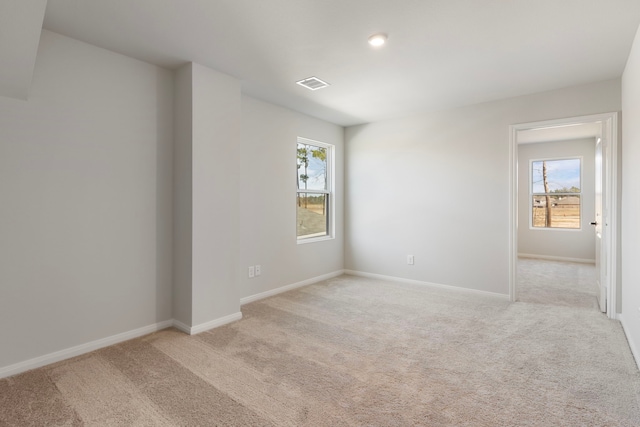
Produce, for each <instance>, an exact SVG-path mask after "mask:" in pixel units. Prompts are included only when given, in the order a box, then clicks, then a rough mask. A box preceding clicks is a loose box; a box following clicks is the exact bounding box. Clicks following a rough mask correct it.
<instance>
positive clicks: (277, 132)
mask: <svg viewBox="0 0 640 427" xmlns="http://www.w3.org/2000/svg"><path fill="white" fill-rule="evenodd" d="M343 135H344V131H343V128H342V127H340V126H337V125H333V124H329V123H327V122H324V121H321V120H318V119H314V118H312V117H309V116H305V115H303V114H300V113H297V112H294V111H291V110H288V109H285V108H281V107H277V106H275V105H273V104H269V103H266V102H263V101H259V100H257V99H254V98H251V97H248V96H243V97H242V147H241V154H240V158H241V162H240V179H241V181H240V256H239V259H240V269H241V271H242V273H243V274H242V275H241V277H242V278H241V281H240V291H241V296H242V297H245V298H246V297H251V296H253V295H256V294H260V293H262V292H267V291H270V290H273V289H276V288H278V287H281V286H287V285H291V284H295V283H297V282H300V281H303V280H307V279H310V278H313V277H317V276H321V275H324V274H330V273H333V272H335V271H339V270H342V269H343V259H344V250H343V248H344V223H343V211H344V208H343V206H344V204H343V198H344V193H343V182H344V172H343V171H344V144H343ZM298 136H301V137H305V138H310V139H314V140H317V141H321V142H326V143H329V144H334V145H335V147H336V150H335V156H336V183H337V188H336V213H335V214H336V216H335V220H336V236H335V239H333V240H326V241H321V242H314V243H308V244H302V245H298V244H297V242H296V222H295V221H296V209H295V200H296V182H295V173H296V172H295V171H296V166H295V164H296V144H297V137H298ZM255 264H260V265H261V266H262V274H261V276H259V277H255V278H253V279H249V278H248V277H247V274H246V271H247V267H248V266H250V265H255Z"/></svg>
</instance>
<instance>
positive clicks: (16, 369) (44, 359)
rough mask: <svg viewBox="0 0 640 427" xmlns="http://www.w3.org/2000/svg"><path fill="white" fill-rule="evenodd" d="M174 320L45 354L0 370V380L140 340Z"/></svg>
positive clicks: (171, 323)
mask: <svg viewBox="0 0 640 427" xmlns="http://www.w3.org/2000/svg"><path fill="white" fill-rule="evenodd" d="M173 323H174V322H173V320H165V321H163V322H158V323H155V324H153V325H149V326H144V327H142V328H138V329H134V330H132V331H128V332H123V333H121V334H117V335H112V336H110V337H106V338H102V339H99V340H95V341H91V342H88V343H85V344H80V345H77V346H75V347H71V348H67V349H65V350H60V351H56V352H53V353H49V354H45V355H44V356H39V357H35V358H33V359H29V360H25V361H24V362H18V363H15V364H13V365H9V366H5V367H4V368H0V378H5V377H10V376H12V375H16V374H19V373H22V372H26V371H29V370H31V369H35V368H39V367H41V366H45V365H49V364H51V363H55V362H60V361H61V360H65V359H69V358H71V357H76V356H80V355H81V354H85V353H89V352H91V351H94V350H98V349H101V348H103V347H108V346H110V345H114V344H118V343H121V342H123V341H128V340H130V339H133V338H138V337H141V336H143V335H147V334H151V333H153V332H157V331H159V330H161V329H166V328H169V327H171V326H173Z"/></svg>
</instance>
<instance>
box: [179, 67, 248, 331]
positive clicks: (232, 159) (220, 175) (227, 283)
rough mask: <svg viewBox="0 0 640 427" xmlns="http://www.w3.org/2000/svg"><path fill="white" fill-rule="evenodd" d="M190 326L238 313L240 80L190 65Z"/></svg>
mask: <svg viewBox="0 0 640 427" xmlns="http://www.w3.org/2000/svg"><path fill="white" fill-rule="evenodd" d="M192 72H193V74H192V83H193V95H192V96H193V114H192V126H193V130H192V134H193V146H192V150H193V153H192V168H193V175H192V187H191V191H192V203H193V212H192V220H193V231H192V235H193V237H192V249H193V252H192V268H193V270H192V275H193V277H192V283H193V287H192V293H193V303H192V304H193V313H192V316H193V325H194V326H195V325H202V324H204V323H207V322H211V321H215V320H216V319H219V318H222V317H225V316H229V315H232V314H238V315H239V314H240V296H239V292H238V207H239V206H238V200H239V197H240V196H239V194H238V189H239V182H240V177H239V175H238V165H239V163H240V156H239V154H240V144H241V141H240V120H241V116H240V81H238V80H236V79H234V78H233V77H230V76H228V75H226V74H223V73H220V72H218V71H215V70H212V69H210V68H207V67H204V66H202V65H199V64H193V65H192Z"/></svg>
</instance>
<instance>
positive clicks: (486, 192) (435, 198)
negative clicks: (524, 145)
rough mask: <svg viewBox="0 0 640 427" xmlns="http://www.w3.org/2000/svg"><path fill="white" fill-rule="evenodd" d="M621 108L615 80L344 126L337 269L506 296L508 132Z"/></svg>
mask: <svg viewBox="0 0 640 427" xmlns="http://www.w3.org/2000/svg"><path fill="white" fill-rule="evenodd" d="M620 106H621V101H620V80H619V79H616V80H611V81H605V82H601V83H595V84H589V85H583V86H576V87H571V88H566V89H560V90H555V91H550V92H544V93H538V94H534V95H528V96H522V97H518V98H512V99H507V100H502V101H496V102H490V103H485V104H479V105H473V106H469V107H464V108H458V109H453V110H446V111H439V112H426V113H421V114H416V115H412V116H409V117H404V118H399V119H394V120H387V121H381V122H377V123H371V124H366V125H361V126H354V127H349V128H347V129H346V137H345V143H346V158H347V167H346V174H345V182H346V190H345V200H346V215H345V230H347V232H346V242H345V260H346V261H345V267H346V268H347V269H349V270H357V271H363V272H368V273H375V274H382V275H387V276H395V277H400V278H406V279H413V280H419V281H425V282H431V283H438V284H444V285H451V286H459V287H465V288H470V289H476V290H481V291H488V292H494V293H500V294H508V292H509V286H508V285H509V275H508V272H509V271H508V270H509V259H510V258H509V257H510V254H509V216H510V211H509V180H510V178H509V176H510V172H509V157H510V153H509V125H512V124H517V123H526V122H533V121H541V120H550V119H555V118H563V117H572V116H581V115H588V114H595V113H603V112H610V111H618V110H620ZM407 255H414V257H415V265H407Z"/></svg>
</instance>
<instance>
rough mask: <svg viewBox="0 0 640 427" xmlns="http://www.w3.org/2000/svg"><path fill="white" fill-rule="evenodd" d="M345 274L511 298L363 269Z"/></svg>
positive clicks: (504, 297)
mask: <svg viewBox="0 0 640 427" xmlns="http://www.w3.org/2000/svg"><path fill="white" fill-rule="evenodd" d="M344 274H350V275H352V276H360V277H367V278H369V279H380V280H389V281H394V282H400V283H410V284H413V285H421V286H428V287H431V288H438V289H447V290H450V291H456V292H466V293H472V294H476V295H484V296H489V297H493V298H500V299H504V300H509V295H508V294H499V293H496V292H488V291H480V290H477V289H470V288H461V287H459V286H451V285H442V284H439V283H431V282H423V281H421V280H413V279H404V278H402V277H394V276H385V275H382V274H374V273H365V272H363V271H355V270H345V271H344Z"/></svg>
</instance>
